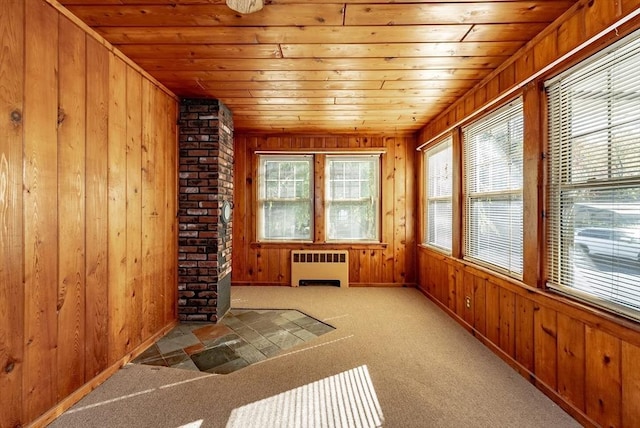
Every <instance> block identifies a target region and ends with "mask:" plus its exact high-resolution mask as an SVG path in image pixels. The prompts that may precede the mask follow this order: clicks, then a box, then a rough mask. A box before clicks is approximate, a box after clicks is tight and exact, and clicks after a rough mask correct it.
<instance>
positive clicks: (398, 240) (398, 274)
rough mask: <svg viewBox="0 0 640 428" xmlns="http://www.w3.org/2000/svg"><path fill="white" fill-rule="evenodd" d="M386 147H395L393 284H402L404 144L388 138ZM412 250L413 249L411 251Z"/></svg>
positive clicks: (404, 242)
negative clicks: (394, 265)
mask: <svg viewBox="0 0 640 428" xmlns="http://www.w3.org/2000/svg"><path fill="white" fill-rule="evenodd" d="M388 145H395V156H394V158H395V166H394V168H395V180H394V184H395V189H394V195H393V198H394V199H393V206H394V208H395V210H394V216H393V220H394V226H393V230H394V237H393V238H394V239H393V242H394V246H395V248H394V251H395V254H394V260H395V263H396V268H395V274H394V278H393V282H396V283H403V282H405V279H406V276H407V269H406V251H407V242H406V228H407V208H406V204H407V193H406V192H407V189H406V188H405V183H406V176H407V168H406V162H407V159H406V153H405V151H404V144H403V143H402V140H401V139H400V138H389V144H388ZM412 250H413V249H412Z"/></svg>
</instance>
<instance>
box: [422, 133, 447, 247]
mask: <svg viewBox="0 0 640 428" xmlns="http://www.w3.org/2000/svg"><path fill="white" fill-rule="evenodd" d="M451 144H452V138H451V137H448V138H446V139H445V140H443V141H441V142H440V143H438V144H437V145H435V146H434V147H432V148H430V149H429V150H427V151H426V152H425V155H424V156H425V166H426V174H425V177H426V186H425V189H426V195H425V199H426V204H427V206H426V209H425V214H426V222H425V224H426V233H425V242H424V243H425V244H427V245H431V246H433V247H436V248H440V249H442V250H445V251H451V241H452V236H453V234H452V220H453V213H452V189H453V152H452V148H451Z"/></svg>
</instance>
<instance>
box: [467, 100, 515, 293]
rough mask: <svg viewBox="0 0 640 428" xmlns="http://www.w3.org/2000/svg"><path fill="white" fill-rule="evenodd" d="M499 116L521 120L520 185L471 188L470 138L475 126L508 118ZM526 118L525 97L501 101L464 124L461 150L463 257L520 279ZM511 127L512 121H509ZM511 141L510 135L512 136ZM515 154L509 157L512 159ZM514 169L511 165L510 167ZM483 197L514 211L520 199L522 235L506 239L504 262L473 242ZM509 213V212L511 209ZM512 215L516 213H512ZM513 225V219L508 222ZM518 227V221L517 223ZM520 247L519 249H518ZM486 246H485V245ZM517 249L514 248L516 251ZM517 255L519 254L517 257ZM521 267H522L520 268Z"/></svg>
mask: <svg viewBox="0 0 640 428" xmlns="http://www.w3.org/2000/svg"><path fill="white" fill-rule="evenodd" d="M499 119H504V120H506V122H507V123H508V122H510V121H511V120H514V119H516V120H519V121H520V124H521V127H522V129H521V131H520V147H519V153H518V154H519V159H517V160H518V161H519V163H520V165H521V168H522V173H521V174H520V182H519V184H520V186H519V187H518V188H508V189H503V190H492V191H472V190H470V189H471V188H472V185H473V183H472V181H471V180H472V175H473V173H474V171H476V169H477V168H474V166H473V165H472V156H471V155H470V150H471V148H470V145H471V144H472V142H470V140H471V138H470V137H469V135H470V134H474V133H475V132H476V131H475V130H476V129H486V130H487V131H490V130H492V129H495V128H497V127H498V126H500V125H502V124H503V123H505V122H501V121H499ZM524 126H525V120H524V100H523V96H522V95H519V96H517V97H516V98H514V99H512V100H510V101H507V102H506V103H504V104H502V105H501V106H500V107H498V108H496V109H494V110H492V111H490V112H489V113H487V114H485V115H484V116H482V117H481V118H479V119H476V120H474V121H472V122H470V123H468V124H467V125H465V126H463V127H462V152H463V180H462V185H463V192H464V193H463V200H464V203H463V209H464V214H463V236H462V239H463V251H464V253H463V259H465V260H467V261H470V262H472V263H476V264H478V265H481V266H484V267H486V268H489V269H491V270H493V271H496V272H499V273H502V274H505V275H507V276H509V277H512V278H515V279H517V280H522V279H523V275H524V203H525V201H524V135H525V130H524ZM508 127H509V125H508ZM509 141H510V142H511V139H509ZM473 144H475V143H473ZM511 159H512V158H511V157H510V158H509V160H511ZM511 164H513V162H509V165H511ZM508 171H509V172H511V169H510V168H509V169H508ZM508 183H509V184H510V183H511V180H508ZM482 200H484V201H485V202H489V203H491V202H500V201H501V202H506V204H507V209H508V210H509V211H511V210H512V209H513V205H512V202H514V201H515V202H516V207H517V206H518V204H517V201H519V206H520V211H521V214H520V217H519V222H520V223H519V224H520V237H519V241H518V243H517V244H516V245H513V243H514V240H513V235H512V234H511V231H510V232H509V235H508V239H506V240H505V242H508V244H507V246H506V250H507V256H508V257H507V261H506V262H505V263H503V264H498V263H496V262H495V261H492V260H489V259H488V258H486V257H481V256H480V255H479V254H478V253H479V252H480V250H479V249H478V250H476V251H474V250H473V248H472V245H474V244H475V242H476V241H474V238H476V236H475V235H473V234H474V230H475V229H477V228H474V224H477V222H475V221H474V217H473V210H472V208H473V206H474V205H475V204H474V202H479V201H482ZM509 214H510V213H509ZM509 218H513V217H509ZM509 225H511V223H509ZM478 227H479V226H478ZM516 227H517V224H516ZM518 249H519V251H517V250H518ZM485 250H486V247H485ZM514 250H515V252H514ZM515 257H518V258H517V259H515ZM518 268H519V269H518Z"/></svg>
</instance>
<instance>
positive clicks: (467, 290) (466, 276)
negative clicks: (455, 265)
mask: <svg viewBox="0 0 640 428" xmlns="http://www.w3.org/2000/svg"><path fill="white" fill-rule="evenodd" d="M460 275H461V276H462V282H463V284H464V285H463V292H464V295H463V296H462V299H461V300H462V307H463V314H464V315H463V318H464V321H465V322H466V323H467V324H469V325H470V326H473V325H474V322H475V308H476V305H477V302H476V299H475V296H474V295H475V292H474V291H475V290H474V289H475V280H476V276H475V275H473V274H472V273H470V272H467V271H464V270H462V271H461V272H460ZM467 298H468V299H469V302H470V305H469V307H467V304H466V302H467V300H466V299H467Z"/></svg>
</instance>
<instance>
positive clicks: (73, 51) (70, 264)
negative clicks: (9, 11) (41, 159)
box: [57, 18, 86, 400]
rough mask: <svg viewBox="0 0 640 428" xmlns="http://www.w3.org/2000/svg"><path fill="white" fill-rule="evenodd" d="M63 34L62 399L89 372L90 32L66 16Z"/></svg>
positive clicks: (60, 198)
mask: <svg viewBox="0 0 640 428" xmlns="http://www.w3.org/2000/svg"><path fill="white" fill-rule="evenodd" d="M59 24H60V27H59V38H58V43H59V45H58V51H59V54H58V63H59V65H58V69H59V76H60V77H59V91H58V92H59V114H58V215H59V217H60V221H59V222H58V299H57V311H58V346H57V365H58V373H66V374H67V375H65V376H60V377H59V378H58V391H57V398H58V400H60V399H62V398H64V397H66V396H67V395H69V394H71V393H72V392H73V391H74V390H76V389H77V388H78V387H80V386H81V385H82V384H83V383H84V372H85V367H84V364H85V358H84V349H85V324H84V317H85V236H84V232H85V230H84V225H85V159H86V154H85V138H86V135H85V121H86V105H85V100H86V96H85V90H86V83H85V70H86V59H85V58H86V57H85V54H86V47H85V46H86V44H85V33H84V32H83V31H82V30H80V29H79V28H78V27H77V26H75V25H74V24H73V23H71V22H70V21H69V20H68V19H66V18H60V23H59Z"/></svg>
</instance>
